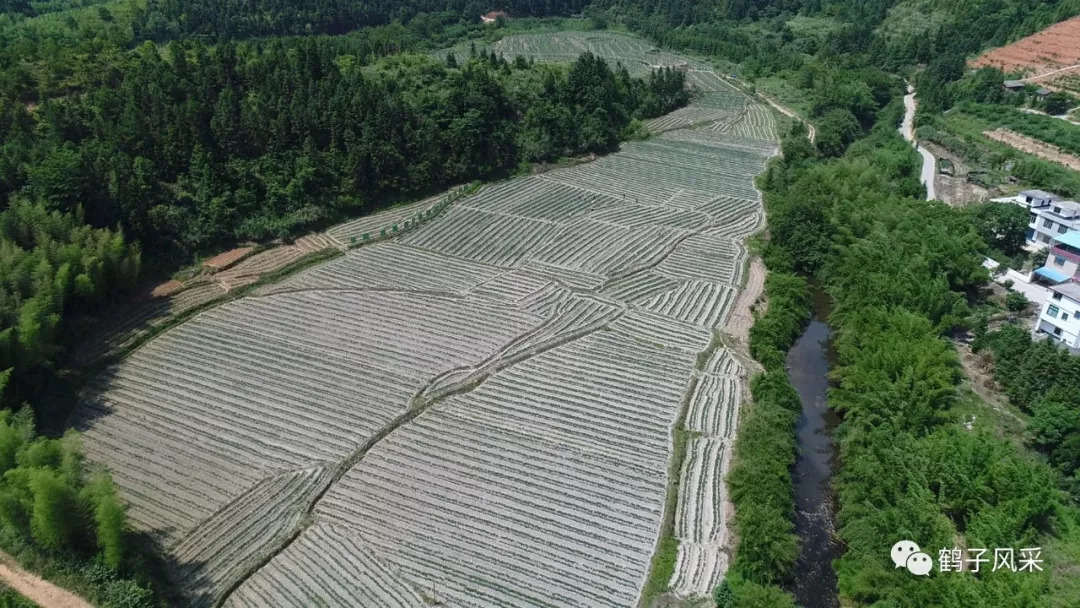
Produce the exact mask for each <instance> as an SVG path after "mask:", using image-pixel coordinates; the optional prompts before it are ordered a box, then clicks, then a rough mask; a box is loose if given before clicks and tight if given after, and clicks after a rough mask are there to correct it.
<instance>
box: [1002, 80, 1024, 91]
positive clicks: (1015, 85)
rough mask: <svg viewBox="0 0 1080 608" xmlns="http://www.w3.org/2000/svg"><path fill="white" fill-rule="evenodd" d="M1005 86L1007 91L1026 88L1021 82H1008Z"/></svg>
mask: <svg viewBox="0 0 1080 608" xmlns="http://www.w3.org/2000/svg"><path fill="white" fill-rule="evenodd" d="M1004 85H1005V88H1007V89H1020V88H1023V87H1024V83H1023V82H1021V81H1019V80H1006V81H1005V83H1004Z"/></svg>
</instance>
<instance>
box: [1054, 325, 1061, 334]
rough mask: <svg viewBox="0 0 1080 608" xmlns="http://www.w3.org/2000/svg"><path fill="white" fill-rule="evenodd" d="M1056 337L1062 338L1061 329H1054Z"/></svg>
mask: <svg viewBox="0 0 1080 608" xmlns="http://www.w3.org/2000/svg"><path fill="white" fill-rule="evenodd" d="M1054 335H1055V336H1060V335H1061V328H1060V327H1055V328H1054Z"/></svg>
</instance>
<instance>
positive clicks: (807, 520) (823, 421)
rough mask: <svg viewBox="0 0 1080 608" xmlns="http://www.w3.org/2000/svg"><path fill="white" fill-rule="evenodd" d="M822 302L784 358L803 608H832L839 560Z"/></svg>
mask: <svg viewBox="0 0 1080 608" xmlns="http://www.w3.org/2000/svg"><path fill="white" fill-rule="evenodd" d="M827 316H828V300H827V298H826V297H825V295H824V294H823V293H822V292H820V290H815V294H814V316H813V319H812V320H811V321H810V324H809V325H808V326H807V328H806V331H805V332H804V333H803V335H802V337H800V338H799V340H798V342H796V343H795V346H793V347H792V349H791V351H790V352H789V353H788V358H787V370H788V378H789V379H790V380H791V384H792V385H793V386H794V387H795V390H796V391H797V392H798V393H799V399H800V400H801V401H802V416H800V417H799V422H798V424H797V426H796V437H797V439H798V443H799V455H798V457H797V459H796V460H795V471H794V475H793V481H794V484H795V509H796V514H795V532H796V533H797V534H798V535H799V538H800V540H801V541H802V549H801V551H800V553H799V558H798V560H796V562H795V586H794V589H792V591H794V593H795V601H796V603H797V604H798V605H799V606H802V607H803V608H836V607H837V606H838V605H839V604H838V600H837V592H836V572H834V571H833V568H832V560H833V559H836V558H837V557H839V556H840V547H839V545H838V544H837V543H836V542H834V541H833V507H832V504H833V503H832V491H831V489H830V480H831V477H832V469H833V461H834V459H835V449H834V446H833V442H832V436H833V430H834V429H835V428H836V424H837V422H838V420H837V417H836V415H835V414H834V413H833V412H832V410H830V409H829V408H828V407H827V406H826V401H825V398H826V392H827V390H828V387H829V381H828V377H827V374H828V372H829V343H828V341H829V326H828V325H826V323H825V319H826V318H827Z"/></svg>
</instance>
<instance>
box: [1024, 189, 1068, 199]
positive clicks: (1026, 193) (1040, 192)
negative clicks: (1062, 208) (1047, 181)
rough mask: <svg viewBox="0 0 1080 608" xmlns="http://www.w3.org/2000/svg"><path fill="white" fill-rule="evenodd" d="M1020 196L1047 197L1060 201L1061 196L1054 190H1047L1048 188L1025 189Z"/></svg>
mask: <svg viewBox="0 0 1080 608" xmlns="http://www.w3.org/2000/svg"><path fill="white" fill-rule="evenodd" d="M1020 196H1030V197H1031V198H1045V199H1050V200H1052V201H1060V200H1061V197H1060V196H1058V195H1056V194H1054V193H1053V192H1047V191H1046V190H1024V191H1023V192H1021V193H1020Z"/></svg>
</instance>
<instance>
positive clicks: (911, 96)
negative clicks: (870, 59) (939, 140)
mask: <svg viewBox="0 0 1080 608" xmlns="http://www.w3.org/2000/svg"><path fill="white" fill-rule="evenodd" d="M900 134H901V135H903V136H904V139H906V140H908V141H909V142H911V145H913V146H915V149H916V150H917V151H918V152H919V155H920V156H922V172H921V174H920V176H919V181H920V182H922V184H923V185H924V186H926V200H928V201H932V200H934V199H935V198H937V193H936V192H935V191H934V175H935V174H936V173H937V159H935V158H934V155H933V154H931V153H930V151H929V150H927V149H926V148H924V147H922V146H920V145H919V142H918V141H916V139H915V87H912V86H911V85H908V94H907V95H905V96H904V122H902V123H901V124H900Z"/></svg>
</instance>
